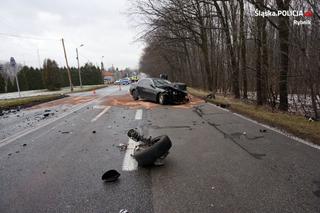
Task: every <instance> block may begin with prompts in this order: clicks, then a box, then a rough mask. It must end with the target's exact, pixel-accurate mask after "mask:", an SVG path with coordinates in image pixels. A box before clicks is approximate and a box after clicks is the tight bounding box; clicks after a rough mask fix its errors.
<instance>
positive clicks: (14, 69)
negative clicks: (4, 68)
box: [10, 57, 21, 97]
mask: <svg viewBox="0 0 320 213" xmlns="http://www.w3.org/2000/svg"><path fill="white" fill-rule="evenodd" d="M10 68H11V72H13V73H14V74H15V78H16V83H17V89H18V93H19V97H21V94H20V86H19V80H18V70H17V63H16V61H15V60H14V58H13V57H11V58H10Z"/></svg>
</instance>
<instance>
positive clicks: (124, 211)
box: [119, 209, 129, 213]
mask: <svg viewBox="0 0 320 213" xmlns="http://www.w3.org/2000/svg"><path fill="white" fill-rule="evenodd" d="M119 213H129V211H128V210H127V209H121V210H120V211H119Z"/></svg>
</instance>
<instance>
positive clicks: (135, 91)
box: [129, 78, 189, 104]
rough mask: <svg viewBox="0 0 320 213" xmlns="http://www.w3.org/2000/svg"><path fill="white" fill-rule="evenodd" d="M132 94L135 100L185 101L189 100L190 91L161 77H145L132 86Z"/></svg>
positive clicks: (160, 102) (164, 102)
mask: <svg viewBox="0 0 320 213" xmlns="http://www.w3.org/2000/svg"><path fill="white" fill-rule="evenodd" d="M129 91H130V94H131V96H132V97H133V99H134V100H138V99H144V100H150V101H154V102H157V103H159V104H174V103H185V102H187V101H189V99H188V93H187V92H186V90H182V89H180V88H178V87H176V86H175V84H172V83H171V82H170V81H168V80H165V79H160V78H143V79H140V80H139V81H138V82H137V83H135V84H132V85H131V87H130V90H129Z"/></svg>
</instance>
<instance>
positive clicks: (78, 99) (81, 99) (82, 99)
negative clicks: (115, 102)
mask: <svg viewBox="0 0 320 213" xmlns="http://www.w3.org/2000/svg"><path fill="white" fill-rule="evenodd" d="M95 98H96V96H75V97H67V98H63V99H59V100H55V101H50V102H47V103H43V104H39V105H36V106H33V107H32V108H30V109H40V108H50V107H54V106H58V105H77V104H82V103H86V102H89V101H92V100H93V99H95Z"/></svg>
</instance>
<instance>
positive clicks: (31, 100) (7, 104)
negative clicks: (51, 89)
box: [0, 94, 65, 109]
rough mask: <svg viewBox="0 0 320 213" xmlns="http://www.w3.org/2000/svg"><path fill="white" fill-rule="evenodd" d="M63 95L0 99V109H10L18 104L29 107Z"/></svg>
mask: <svg viewBox="0 0 320 213" xmlns="http://www.w3.org/2000/svg"><path fill="white" fill-rule="evenodd" d="M64 97H65V95H61V94H53V95H38V96H31V97H24V98H13V99H3V100H0V109H11V108H15V107H18V106H21V107H30V106H34V105H36V104H40V103H44V102H48V101H53V100H56V99H60V98H64Z"/></svg>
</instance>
